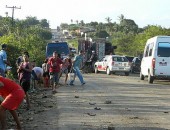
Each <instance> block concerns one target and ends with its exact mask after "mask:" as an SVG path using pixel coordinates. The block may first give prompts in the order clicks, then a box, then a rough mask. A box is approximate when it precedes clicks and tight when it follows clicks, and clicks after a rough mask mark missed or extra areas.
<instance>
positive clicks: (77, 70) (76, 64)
mask: <svg viewBox="0 0 170 130" xmlns="http://www.w3.org/2000/svg"><path fill="white" fill-rule="evenodd" d="M83 55H84V51H82V50H81V51H80V54H79V55H78V56H76V57H75V58H74V61H73V72H74V73H75V77H76V75H77V76H78V78H79V80H80V82H81V85H84V84H85V82H84V79H83V76H82V74H81V72H80V65H81V63H82V62H83ZM74 81H75V79H74V80H71V81H70V85H74V84H73V83H74Z"/></svg>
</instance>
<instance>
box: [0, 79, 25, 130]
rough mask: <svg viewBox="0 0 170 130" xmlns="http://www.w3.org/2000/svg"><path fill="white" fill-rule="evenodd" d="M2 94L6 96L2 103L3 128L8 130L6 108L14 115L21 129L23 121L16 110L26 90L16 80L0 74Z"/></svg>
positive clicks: (18, 127) (1, 117) (0, 107)
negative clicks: (21, 121)
mask: <svg viewBox="0 0 170 130" xmlns="http://www.w3.org/2000/svg"><path fill="white" fill-rule="evenodd" d="M0 95H1V96H2V97H3V98H4V100H3V101H2V102H1V104H0V123H1V130H6V119H5V117H6V110H9V112H10V113H11V115H12V116H13V118H14V120H15V122H16V124H17V129H18V130H21V123H20V121H19V119H18V115H17V113H16V111H15V110H16V109H17V108H18V107H19V105H20V104H21V102H22V101H23V99H24V96H25V92H24V90H23V89H22V88H21V86H19V85H18V84H17V83H15V82H14V81H12V80H10V79H7V78H4V77H1V76H0Z"/></svg>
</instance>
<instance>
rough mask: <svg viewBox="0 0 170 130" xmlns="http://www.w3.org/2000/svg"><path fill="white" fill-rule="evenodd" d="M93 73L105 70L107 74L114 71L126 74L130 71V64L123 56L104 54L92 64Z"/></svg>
mask: <svg viewBox="0 0 170 130" xmlns="http://www.w3.org/2000/svg"><path fill="white" fill-rule="evenodd" d="M94 68H95V73H98V71H106V73H107V74H108V75H110V74H111V73H115V72H124V73H125V75H126V76H128V75H129V72H130V68H131V67H130V64H129V61H128V59H127V58H126V57H125V56H119V55H106V56H105V57H103V59H102V60H101V61H97V62H96V63H95V64H94Z"/></svg>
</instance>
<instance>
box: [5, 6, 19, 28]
mask: <svg viewBox="0 0 170 130" xmlns="http://www.w3.org/2000/svg"><path fill="white" fill-rule="evenodd" d="M6 8H11V9H12V27H14V9H21V6H20V7H16V6H12V7H9V6H7V5H6Z"/></svg>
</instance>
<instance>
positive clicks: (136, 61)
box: [131, 57, 141, 73]
mask: <svg viewBox="0 0 170 130" xmlns="http://www.w3.org/2000/svg"><path fill="white" fill-rule="evenodd" d="M140 65H141V60H140V59H139V58H138V57H134V58H133V60H132V64H131V72H132V73H135V72H140Z"/></svg>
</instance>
